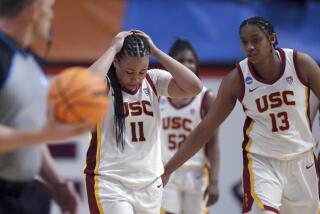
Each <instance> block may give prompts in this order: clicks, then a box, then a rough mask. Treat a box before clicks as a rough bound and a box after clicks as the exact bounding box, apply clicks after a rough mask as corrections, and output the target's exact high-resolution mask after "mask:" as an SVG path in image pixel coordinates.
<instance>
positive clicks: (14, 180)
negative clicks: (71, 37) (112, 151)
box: [0, 0, 92, 214]
mask: <svg viewBox="0 0 320 214" xmlns="http://www.w3.org/2000/svg"><path fill="white" fill-rule="evenodd" d="M53 3H54V0H14V1H12V0H1V1H0V59H1V60H0V103H1V106H0V152H1V154H0V213H10V214H17V213H19V214H20V213H25V214H38V213H39V214H45V213H49V210H50V200H51V196H50V193H49V192H48V190H47V188H46V187H44V185H43V183H42V182H39V181H38V180H35V177H36V176H37V175H39V176H40V177H41V178H42V179H43V180H44V182H45V183H46V184H47V186H48V187H49V188H50V190H51V191H52V194H53V196H54V198H55V199H56V202H57V203H58V205H60V207H61V209H62V211H64V212H70V213H77V209H78V201H79V197H78V195H77V193H76V192H75V190H74V188H73V184H72V183H70V182H66V181H65V180H64V178H63V177H62V176H61V175H60V174H59V173H58V172H57V170H56V169H55V167H54V164H53V160H52V157H51V155H50V153H49V151H48V149H47V146H46V145H40V144H44V143H45V142H48V141H58V140H62V139H64V138H67V137H70V136H73V135H78V134H81V133H83V132H84V131H89V129H90V127H92V125H90V124H87V123H85V124H81V125H79V126H66V125H63V124H59V123H57V122H56V121H55V120H54V117H53V114H52V109H51V111H50V114H49V119H47V104H46V103H47V81H46V78H45V75H44V74H43V68H42V67H41V65H40V63H39V62H38V61H37V58H36V57H35V55H34V54H33V53H32V52H31V51H30V49H29V47H30V45H31V44H32V43H33V42H34V41H35V40H37V39H45V40H47V39H48V36H49V29H50V25H51V19H52V17H53V14H52V5H53Z"/></svg>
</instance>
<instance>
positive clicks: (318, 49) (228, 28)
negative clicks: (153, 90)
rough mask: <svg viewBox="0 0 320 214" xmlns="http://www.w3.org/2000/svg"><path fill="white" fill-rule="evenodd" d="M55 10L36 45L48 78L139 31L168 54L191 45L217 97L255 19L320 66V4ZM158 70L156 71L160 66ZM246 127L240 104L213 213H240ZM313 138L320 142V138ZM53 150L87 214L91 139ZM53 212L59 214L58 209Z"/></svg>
mask: <svg viewBox="0 0 320 214" xmlns="http://www.w3.org/2000/svg"><path fill="white" fill-rule="evenodd" d="M54 10H55V18H54V21H53V29H52V41H51V43H48V44H45V43H37V44H36V45H35V46H34V49H35V50H36V52H37V53H38V54H39V55H40V56H42V57H44V58H45V59H46V61H47V62H48V67H47V74H48V76H49V77H53V76H54V75H56V74H57V73H59V71H61V70H62V69H63V68H65V67H68V66H73V65H83V66H88V65H90V64H91V63H92V62H93V61H94V60H95V59H97V58H98V57H99V56H100V55H101V54H102V53H103V52H104V51H105V50H106V49H107V47H108V45H109V44H110V42H111V39H112V38H113V37H114V36H115V34H116V33H118V32H119V31H122V30H130V29H140V30H142V31H145V32H146V33H147V34H149V35H150V36H151V38H152V39H153V41H154V43H155V44H156V45H157V46H158V47H159V48H160V49H162V50H163V51H165V52H168V50H169V47H170V45H171V44H172V43H173V42H174V40H175V39H176V38H183V39H188V40H189V41H191V42H192V44H193V46H194V48H195V50H196V51H197V53H198V57H199V59H200V62H201V64H200V71H201V74H202V80H203V82H204V85H205V86H207V87H208V88H210V89H212V90H213V92H214V93H217V89H218V87H219V84H220V82H221V80H222V78H223V76H224V75H226V74H227V73H228V71H229V70H230V69H232V68H233V67H234V65H235V63H237V62H238V61H240V60H241V59H242V58H244V55H243V53H242V51H241V47H240V42H239V36H238V30H239V25H240V23H241V22H242V20H244V19H247V18H249V17H252V16H257V15H259V16H264V17H266V18H268V19H270V20H272V21H273V24H274V26H275V30H276V32H277V35H278V40H279V47H283V48H286V47H288V48H293V49H297V50H299V51H303V52H305V53H307V54H309V55H310V56H312V57H313V58H314V59H315V60H316V61H317V62H318V63H320V1H319V0H318V1H317V0H67V1H63V0H56V4H55V7H54ZM152 66H157V61H156V60H155V59H152V61H151V67H152ZM243 120H244V114H243V113H242V107H241V105H240V104H239V103H238V104H237V106H236V108H235V110H234V111H233V112H232V114H231V115H230V116H229V118H228V119H227V120H226V121H225V122H224V123H223V124H222V126H221V127H220V136H219V141H220V148H221V166H220V175H219V178H220V179H219V187H220V199H219V201H218V203H217V204H216V205H214V206H213V207H211V208H210V213H217V214H237V213H241V202H240V196H241V191H242V190H241V185H240V184H241V174H242V155H241V154H242V150H241V144H242V139H243V135H242V123H243ZM316 126H318V124H317V125H316ZM315 135H317V137H318V136H319V134H318V132H317V131H316V132H315ZM50 147H51V152H52V153H53V155H54V157H55V158H56V160H57V164H58V166H59V168H60V170H61V172H62V173H63V174H64V175H65V176H66V177H67V178H68V179H70V180H73V181H75V182H76V184H77V189H78V190H79V192H80V193H81V196H82V201H83V207H82V209H81V213H83V214H84V213H89V211H88V208H87V201H86V200H87V199H86V194H85V191H86V190H85V185H84V176H83V173H82V169H83V168H84V166H85V155H86V149H87V147H88V138H87V136H83V137H79V138H75V139H71V140H70V141H69V142H66V144H63V145H54V146H53V145H52V146H50ZM52 213H60V211H59V210H57V208H56V206H55V205H53V206H52Z"/></svg>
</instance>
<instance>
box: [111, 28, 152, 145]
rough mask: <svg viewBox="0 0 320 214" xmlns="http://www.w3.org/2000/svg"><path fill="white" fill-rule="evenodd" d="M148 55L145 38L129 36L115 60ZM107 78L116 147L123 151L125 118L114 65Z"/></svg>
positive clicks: (148, 47)
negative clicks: (112, 108)
mask: <svg viewBox="0 0 320 214" xmlns="http://www.w3.org/2000/svg"><path fill="white" fill-rule="evenodd" d="M149 54H150V46H149V43H148V41H147V40H146V38H145V37H143V36H140V35H135V34H132V35H129V36H127V37H126V38H125V39H124V42H123V46H122V49H121V50H120V51H119V52H118V53H117V55H116V58H117V59H118V61H120V60H121V59H122V58H123V57H125V56H128V57H139V58H142V57H144V56H147V55H149ZM108 78H109V81H110V85H111V87H112V89H113V92H114V103H113V106H114V114H115V117H114V125H113V129H114V132H115V135H116V141H117V146H118V147H120V146H121V149H122V150H123V149H124V146H125V139H124V137H125V135H124V133H125V118H124V107H123V97H122V91H121V88H122V87H121V85H120V82H119V79H118V77H117V75H116V69H115V67H114V65H111V67H110V69H109V72H108Z"/></svg>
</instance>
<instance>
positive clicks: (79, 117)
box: [48, 67, 109, 124]
mask: <svg viewBox="0 0 320 214" xmlns="http://www.w3.org/2000/svg"><path fill="white" fill-rule="evenodd" d="M48 103H54V116H55V118H56V119H57V120H58V121H60V122H65V123H72V124H75V123H80V122H83V121H85V120H88V119H89V120H91V121H92V122H95V123H98V122H100V121H101V119H102V118H103V117H104V115H105V114H106V113H107V111H108V106H109V99H108V97H107V94H106V83H105V80H104V79H103V78H101V77H99V76H97V75H93V74H91V73H90V72H89V71H88V69H87V68H84V67H70V68H67V69H64V70H63V71H62V72H61V73H60V74H59V75H58V76H57V77H56V78H55V79H54V80H53V81H52V83H51V85H50V87H49V93H48Z"/></svg>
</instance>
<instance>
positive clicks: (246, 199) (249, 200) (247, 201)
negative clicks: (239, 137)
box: [242, 123, 254, 213]
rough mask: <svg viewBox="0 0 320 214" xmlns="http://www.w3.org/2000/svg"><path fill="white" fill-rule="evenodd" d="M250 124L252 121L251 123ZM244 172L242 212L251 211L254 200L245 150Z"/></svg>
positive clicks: (243, 153)
mask: <svg viewBox="0 0 320 214" xmlns="http://www.w3.org/2000/svg"><path fill="white" fill-rule="evenodd" d="M249 124H250V123H249ZM242 155H243V157H242V158H243V174H242V184H243V201H242V212H243V213H246V212H249V211H250V210H251V208H252V204H253V202H254V200H253V197H252V195H251V185H250V172H249V160H248V157H247V152H245V151H243V152H242Z"/></svg>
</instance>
